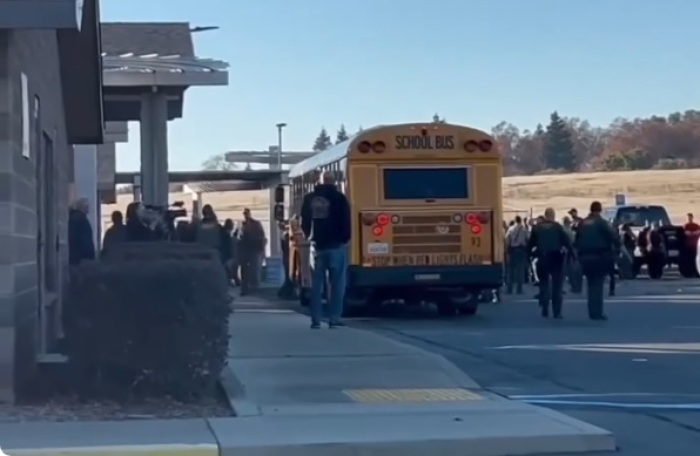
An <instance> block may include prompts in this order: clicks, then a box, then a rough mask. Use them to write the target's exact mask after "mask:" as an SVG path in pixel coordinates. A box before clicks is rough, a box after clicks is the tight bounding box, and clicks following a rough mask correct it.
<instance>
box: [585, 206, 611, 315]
mask: <svg viewBox="0 0 700 456" xmlns="http://www.w3.org/2000/svg"><path fill="white" fill-rule="evenodd" d="M602 211H603V207H602V205H601V204H600V202H599V201H593V202H592V203H591V213H590V214H588V217H586V218H585V219H583V220H581V222H580V223H579V227H578V230H577V231H576V241H575V247H576V250H577V251H578V257H579V262H580V263H581V269H582V270H583V274H584V275H585V276H586V285H587V296H586V299H587V301H588V316H589V318H590V319H591V320H607V319H608V318H607V317H606V316H605V313H604V312H603V295H604V291H603V289H604V285H605V277H606V276H607V275H608V274H609V273H610V271H611V270H612V268H613V267H614V263H615V257H616V256H617V254H618V252H619V251H620V247H621V244H620V238H619V237H618V235H617V233H616V232H615V230H614V229H613V227H612V225H611V224H610V223H609V222H608V221H607V220H605V219H604V218H603V217H602V216H601V212H602Z"/></svg>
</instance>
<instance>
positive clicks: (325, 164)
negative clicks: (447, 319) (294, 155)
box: [289, 123, 504, 314]
mask: <svg viewBox="0 0 700 456" xmlns="http://www.w3.org/2000/svg"><path fill="white" fill-rule="evenodd" d="M325 171H333V172H334V175H335V176H336V184H337V186H338V188H339V189H340V191H341V192H343V193H344V194H345V195H346V196H347V198H348V199H349V201H350V205H351V211H352V239H351V242H350V245H349V246H348V249H349V252H348V253H349V255H348V258H349V266H348V277H347V279H348V281H347V286H348V288H347V301H348V304H349V305H352V304H355V305H356V304H359V303H362V304H366V305H377V304H379V303H381V302H385V301H386V300H387V299H397V300H403V301H404V302H406V303H407V304H412V303H420V302H425V301H432V302H434V303H435V304H437V306H438V309H439V311H440V312H441V313H442V314H455V313H458V312H459V313H464V314H473V313H475V312H476V309H477V306H478V302H479V299H478V296H479V295H480V294H481V292H483V291H485V290H491V289H494V288H497V287H499V286H500V285H501V283H502V278H503V244H504V243H503V229H502V214H503V207H502V198H501V177H502V174H503V167H502V159H501V156H500V154H499V151H498V147H497V144H496V142H495V141H494V138H493V137H491V136H490V135H489V134H487V133H485V132H483V131H480V130H477V129H474V128H469V127H466V126H459V125H450V124H444V123H415V124H402V125H384V126H379V127H375V128H372V129H368V130H364V131H362V132H360V133H359V134H358V135H356V136H354V137H353V138H350V139H349V140H347V141H345V142H342V143H340V144H337V145H335V146H333V147H332V148H330V149H328V150H325V151H322V152H320V153H318V154H317V155H314V156H313V157H310V158H308V159H306V160H304V161H303V162H301V163H299V164H297V165H296V166H294V167H292V169H291V170H290V172H289V186H290V192H289V198H290V201H289V210H290V214H289V215H290V218H292V219H294V218H295V217H298V215H299V214H300V212H301V204H302V200H303V198H304V195H306V194H308V193H309V192H311V191H312V190H313V186H314V184H315V183H317V181H318V177H319V175H320V173H322V172H325ZM297 234H298V233H297ZM291 237H292V238H294V236H291ZM297 238H298V236H297ZM291 252H292V254H291V255H290V261H291V262H292V264H290V268H289V270H290V271H297V274H295V273H294V272H292V274H295V277H292V279H293V280H294V281H296V282H297V283H302V285H303V287H306V286H308V283H309V280H308V278H305V279H303V280H302V279H300V278H299V277H298V272H299V271H300V270H303V268H302V267H300V254H299V251H298V243H297V244H295V246H292V247H291ZM307 275H308V274H307ZM302 295H304V291H303V290H302Z"/></svg>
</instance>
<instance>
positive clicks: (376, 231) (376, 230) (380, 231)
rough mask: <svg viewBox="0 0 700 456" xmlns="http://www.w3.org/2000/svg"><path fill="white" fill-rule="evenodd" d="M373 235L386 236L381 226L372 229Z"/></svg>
mask: <svg viewBox="0 0 700 456" xmlns="http://www.w3.org/2000/svg"><path fill="white" fill-rule="evenodd" d="M372 234H374V235H375V236H381V235H382V234H384V228H382V227H381V226H375V227H374V228H372Z"/></svg>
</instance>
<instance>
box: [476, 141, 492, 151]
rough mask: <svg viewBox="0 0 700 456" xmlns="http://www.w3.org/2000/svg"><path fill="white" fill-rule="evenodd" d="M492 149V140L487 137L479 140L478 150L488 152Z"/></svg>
mask: <svg viewBox="0 0 700 456" xmlns="http://www.w3.org/2000/svg"><path fill="white" fill-rule="evenodd" d="M491 149H493V141H491V140H489V139H484V140H483V141H479V150H480V151H482V152H489V151H491Z"/></svg>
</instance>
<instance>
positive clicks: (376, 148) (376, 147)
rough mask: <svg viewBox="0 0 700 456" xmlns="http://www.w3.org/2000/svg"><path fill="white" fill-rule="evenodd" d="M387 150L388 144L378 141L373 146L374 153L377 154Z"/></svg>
mask: <svg viewBox="0 0 700 456" xmlns="http://www.w3.org/2000/svg"><path fill="white" fill-rule="evenodd" d="M385 150H386V144H385V143H384V141H376V142H375V143H374V144H372V151H373V152H374V153H376V154H381V153H383V152H384V151H385Z"/></svg>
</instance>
